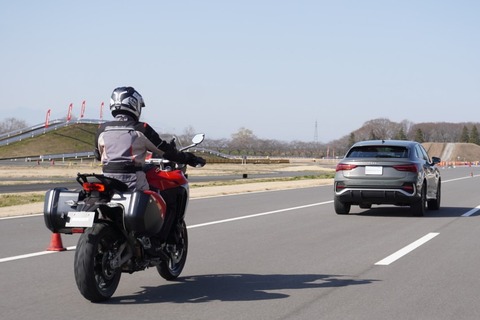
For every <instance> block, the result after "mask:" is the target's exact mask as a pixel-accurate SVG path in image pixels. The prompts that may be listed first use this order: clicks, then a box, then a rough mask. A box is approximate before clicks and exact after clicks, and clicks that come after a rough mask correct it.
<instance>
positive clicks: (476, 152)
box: [423, 142, 480, 162]
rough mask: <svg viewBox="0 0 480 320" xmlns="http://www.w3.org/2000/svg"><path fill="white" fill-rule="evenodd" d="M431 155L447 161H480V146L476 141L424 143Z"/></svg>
mask: <svg viewBox="0 0 480 320" xmlns="http://www.w3.org/2000/svg"><path fill="white" fill-rule="evenodd" d="M423 146H424V147H425V149H426V150H427V152H428V154H429V155H430V156H431V157H440V158H441V159H442V161H447V162H478V161H480V146H479V145H477V144H474V143H441V142H427V143H423Z"/></svg>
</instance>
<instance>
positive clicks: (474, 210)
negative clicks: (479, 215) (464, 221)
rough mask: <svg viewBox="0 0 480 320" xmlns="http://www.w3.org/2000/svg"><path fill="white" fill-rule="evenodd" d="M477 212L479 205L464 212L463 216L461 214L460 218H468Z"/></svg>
mask: <svg viewBox="0 0 480 320" xmlns="http://www.w3.org/2000/svg"><path fill="white" fill-rule="evenodd" d="M478 210H480V205H478V206H476V207H475V208H473V209H472V210H469V211H467V212H465V213H464V214H462V217H470V216H471V215H472V214H474V213H475V212H477V211H478Z"/></svg>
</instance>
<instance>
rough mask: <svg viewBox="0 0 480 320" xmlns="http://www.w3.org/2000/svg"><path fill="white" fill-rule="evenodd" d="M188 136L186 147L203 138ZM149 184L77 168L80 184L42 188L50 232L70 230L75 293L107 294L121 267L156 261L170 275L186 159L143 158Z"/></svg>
mask: <svg viewBox="0 0 480 320" xmlns="http://www.w3.org/2000/svg"><path fill="white" fill-rule="evenodd" d="M204 137H205V136H204V134H198V135H196V136H195V137H194V138H193V139H192V144H191V145H189V146H187V147H185V148H182V149H181V151H184V150H187V149H189V148H192V147H194V146H196V145H198V144H200V143H201V142H202V141H203V140H204ZM149 162H150V164H149V166H150V168H149V170H148V171H147V172H146V174H147V180H148V181H149V184H150V190H147V191H135V192H130V191H128V188H127V186H126V185H125V184H124V183H123V182H121V181H119V180H116V179H112V178H108V177H105V176H104V175H102V174H81V173H79V174H78V176H77V181H78V182H79V183H80V184H81V185H82V189H81V190H69V189H66V188H55V189H51V190H49V191H47V193H46V197H45V205H44V219H45V225H46V226H47V228H48V229H50V230H51V231H52V232H54V233H63V234H76V233H80V234H81V235H80V238H79V240H78V244H77V247H76V251H75V260H74V272H75V280H76V283H77V286H78V289H79V290H80V293H81V294H82V295H83V296H84V297H85V298H86V299H88V300H90V301H92V302H101V301H105V300H108V299H109V298H110V297H111V296H112V295H113V294H114V292H115V290H116V289H117V287H118V284H119V282H120V276H121V274H122V273H123V272H128V273H133V272H136V271H141V270H144V269H146V268H149V267H156V268H157V270H158V272H159V274H160V275H161V276H162V277H163V278H164V279H166V280H174V279H176V278H177V277H178V276H179V275H180V273H181V272H182V270H183V267H184V266H185V262H186V259H187V252H188V235H187V226H186V224H185V220H184V218H185V211H186V208H187V205H188V199H189V187H188V180H187V178H186V174H185V173H186V165H185V164H179V163H172V162H169V161H167V160H164V159H151V160H149Z"/></svg>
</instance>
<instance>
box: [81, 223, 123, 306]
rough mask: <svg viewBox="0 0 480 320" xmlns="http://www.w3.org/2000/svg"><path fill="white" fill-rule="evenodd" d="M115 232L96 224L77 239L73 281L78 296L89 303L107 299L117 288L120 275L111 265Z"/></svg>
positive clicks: (116, 237)
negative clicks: (80, 295) (78, 293)
mask: <svg viewBox="0 0 480 320" xmlns="http://www.w3.org/2000/svg"><path fill="white" fill-rule="evenodd" d="M118 239H119V234H118V232H116V231H115V229H113V228H112V227H111V226H109V225H108V224H105V223H96V224H95V225H94V226H93V227H92V228H87V229H86V230H85V232H84V233H83V234H82V235H81V236H80V238H79V240H78V244H77V248H76V250H75V260H74V271H75V281H76V283H77V287H78V289H79V290H80V293H81V294H82V295H83V296H84V297H85V299H87V300H90V301H91V302H102V301H106V300H108V299H109V298H110V297H111V296H112V295H113V293H114V292H115V290H116V289H117V287H118V283H119V282H120V276H121V275H122V272H121V270H120V269H113V268H112V267H111V265H110V261H111V259H112V257H114V256H115V254H116V242H117V241H118Z"/></svg>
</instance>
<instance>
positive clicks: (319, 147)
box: [202, 118, 480, 158]
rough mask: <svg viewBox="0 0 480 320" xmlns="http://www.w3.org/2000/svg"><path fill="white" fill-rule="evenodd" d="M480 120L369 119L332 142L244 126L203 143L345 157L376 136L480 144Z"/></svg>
mask: <svg viewBox="0 0 480 320" xmlns="http://www.w3.org/2000/svg"><path fill="white" fill-rule="evenodd" d="M478 126H479V123H473V122H472V123H448V122H425V123H418V124H415V123H413V122H410V121H407V120H404V121H402V122H400V123H398V122H392V121H390V120H388V119H386V118H379V119H374V120H370V121H367V122H365V123H364V124H363V125H362V127H360V128H359V129H357V130H355V131H352V132H351V133H350V134H348V135H346V136H344V137H341V138H340V139H337V140H334V141H330V142H328V143H323V142H317V141H310V142H305V141H291V142H284V141H278V140H265V139H260V138H258V137H256V136H255V134H254V133H253V131H252V130H250V129H247V128H240V129H239V130H238V132H236V133H234V134H232V136H231V139H207V140H206V141H205V142H204V143H203V144H202V146H204V147H205V148H208V149H211V150H215V151H217V152H221V153H225V154H228V155H234V156H271V157H310V158H337V157H342V156H343V155H344V154H345V153H346V152H347V150H348V148H350V146H351V145H352V144H354V143H355V142H358V141H364V140H373V139H379V140H381V139H384V140H390V139H396V140H414V141H418V142H420V143H423V142H442V143H446V142H453V143H455V142H463V143H474V144H477V145H480V135H479V132H478V128H477V127H478Z"/></svg>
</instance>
